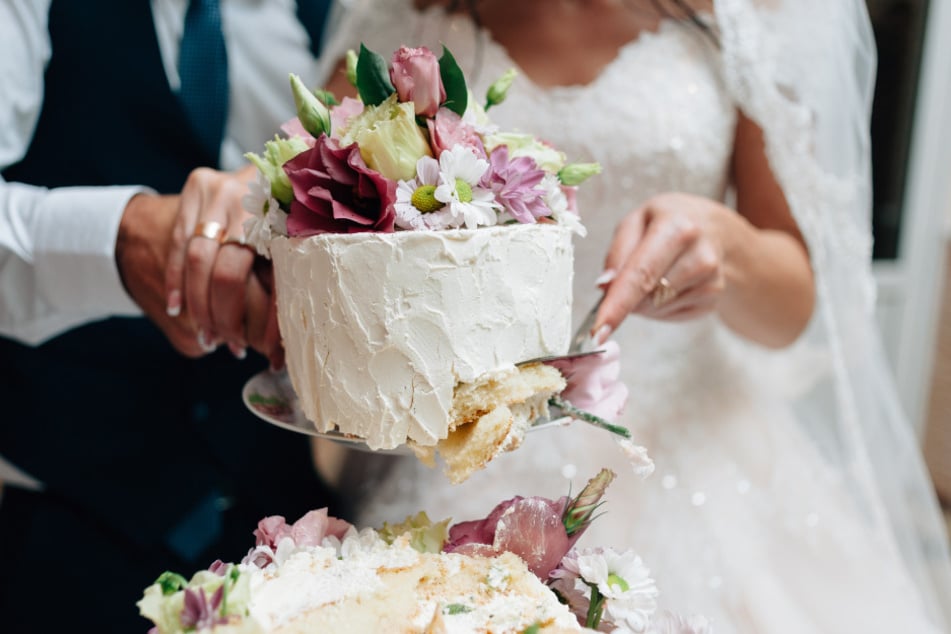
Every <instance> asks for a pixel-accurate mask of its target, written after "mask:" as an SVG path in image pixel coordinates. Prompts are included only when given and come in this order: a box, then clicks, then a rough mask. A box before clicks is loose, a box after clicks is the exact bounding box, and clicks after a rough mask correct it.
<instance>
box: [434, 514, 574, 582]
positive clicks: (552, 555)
mask: <svg viewBox="0 0 951 634" xmlns="http://www.w3.org/2000/svg"><path fill="white" fill-rule="evenodd" d="M567 502H568V498H561V499H559V500H549V499H547V498H542V497H529V498H523V497H520V496H516V497H514V498H512V499H511V500H507V501H505V502H502V503H500V504H498V505H497V506H496V507H495V508H494V509H492V512H491V513H489V515H488V517H486V518H485V519H483V520H473V521H469V522H460V523H459V524H456V525H455V526H453V527H452V528H450V529H449V541H448V542H447V543H446V545H445V547H444V548H443V551H444V552H450V553H452V552H455V553H461V554H465V555H482V556H493V555H498V554H500V553H502V552H510V553H513V554H515V555H518V556H519V557H520V558H521V559H522V560H523V561H525V563H526V565H528V568H529V570H531V571H532V572H533V573H534V574H535V575H536V576H537V577H538V578H539V579H542V580H545V579H547V578H548V574H549V573H550V572H551V571H552V570H553V569H555V567H556V566H558V563H559V562H560V561H561V559H562V557H564V556H565V553H567V552H568V550H569V549H570V548H571V546H572V544H573V543H574V541H575V540H576V539H577V535H576V536H574V537H573V538H572V537H569V536H568V533H567V532H566V531H565V526H564V524H563V523H562V519H561V516H562V513H563V512H564V509H565V504H567Z"/></svg>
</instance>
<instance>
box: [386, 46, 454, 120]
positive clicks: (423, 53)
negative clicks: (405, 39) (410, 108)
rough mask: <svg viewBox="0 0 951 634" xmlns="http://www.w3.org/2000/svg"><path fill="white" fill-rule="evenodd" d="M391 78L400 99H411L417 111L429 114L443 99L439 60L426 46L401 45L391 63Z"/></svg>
mask: <svg viewBox="0 0 951 634" xmlns="http://www.w3.org/2000/svg"><path fill="white" fill-rule="evenodd" d="M390 79H391V80H392V82H393V86H394V87H395V88H396V94H397V95H398V96H399V99H400V101H402V102H407V101H412V102H413V105H414V107H415V110H416V114H418V115H422V116H424V117H432V116H434V115H435V114H436V111H437V110H439V104H441V103H442V102H444V101H445V100H446V89H445V87H444V86H443V85H442V77H441V76H440V74H439V60H438V59H436V55H435V53H433V52H432V51H431V50H429V49H428V48H426V47H420V48H408V47H406V46H401V47H400V48H399V49H398V50H397V51H396V52H395V53H393V58H392V60H391V62H390Z"/></svg>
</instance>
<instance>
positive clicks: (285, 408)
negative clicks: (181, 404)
mask: <svg viewBox="0 0 951 634" xmlns="http://www.w3.org/2000/svg"><path fill="white" fill-rule="evenodd" d="M241 398H242V400H243V401H244V404H245V406H246V407H247V408H248V409H249V410H251V413H253V414H254V415H256V416H257V417H258V418H260V419H262V420H264V421H266V422H268V423H270V424H272V425H276V426H278V427H282V428H284V429H288V430H290V431H295V432H297V433H300V434H307V435H308V436H316V437H318V438H326V439H328V440H333V441H334V442H339V443H343V444H345V445H347V446H349V447H352V448H353V449H358V450H361V451H372V450H371V449H370V448H369V447H367V445H366V444H365V443H364V442H363V440H362V439H360V438H354V437H351V436H347V435H345V434H341V433H339V432H336V431H331V432H320V431H317V429H316V428H315V427H314V424H313V423H312V422H310V421H309V420H307V417H306V416H304V412H303V411H302V410H301V408H300V405H299V404H298V400H297V394H295V393H294V386H293V385H292V384H291V379H290V376H289V375H288V374H287V372H286V371H281V372H272V371H270V370H264V371H262V372H259V373H257V374H255V375H254V376H252V377H251V378H250V379H248V382H247V383H245V384H244V389H243V390H241ZM572 420H573V419H571V418H569V417H567V416H565V417H560V418H555V419H547V418H545V419H539V420H537V421H536V422H535V424H534V425H532V426H531V427H529V428H528V431H531V432H534V431H538V430H541V429H550V428H552V427H561V426H564V425H567V424H569V423H570V422H571V421H572ZM376 453H385V454H398V455H412V453H413V452H412V450H410V449H409V448H407V447H398V448H396V449H383V450H379V451H377V452H376Z"/></svg>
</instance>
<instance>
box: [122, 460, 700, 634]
mask: <svg viewBox="0 0 951 634" xmlns="http://www.w3.org/2000/svg"><path fill="white" fill-rule="evenodd" d="M613 478H614V474H613V473H611V472H610V471H608V470H602V471H601V473H599V474H598V475H597V476H596V477H594V478H593V479H591V480H590V481H589V482H588V484H587V486H586V487H585V488H584V489H583V490H582V491H581V492H580V493H579V494H578V495H577V496H575V497H568V496H566V497H563V498H561V499H558V500H550V499H547V498H542V497H524V498H523V497H514V498H512V499H509V500H506V501H504V502H502V503H500V504H499V505H497V506H496V507H495V508H494V509H493V510H492V512H491V513H489V515H488V516H487V517H485V518H484V519H480V520H473V521H468V522H461V523H458V524H455V525H453V526H450V525H449V521H448V520H446V521H442V522H438V523H434V522H431V521H430V520H429V518H428V517H427V516H426V514H425V513H419V514H418V515H416V516H414V517H409V518H407V519H406V521H405V522H403V523H400V524H392V525H391V524H386V525H384V526H383V528H382V529H380V530H374V529H364V530H362V531H357V529H356V528H354V527H353V526H351V525H350V524H348V523H347V522H345V521H342V520H339V519H336V518H333V517H330V516H328V514H327V509H321V510H319V511H312V512H310V513H308V514H307V515H305V516H304V517H302V518H300V519H299V520H297V521H296V522H294V523H293V524H287V522H286V521H285V520H284V518H283V517H280V516H274V517H267V518H265V519H263V520H261V521H260V522H259V523H258V527H257V529H256V530H255V531H254V536H255V538H256V545H255V547H254V548H252V549H251V550H250V551H249V553H248V555H247V556H246V557H245V558H244V560H243V561H242V562H241V563H239V564H232V563H228V564H225V563H222V562H221V561H216V562H214V563H213V564H212V565H211V567H210V568H209V569H208V570H203V571H200V572H198V573H196V574H195V575H194V576H193V577H192V578H191V579H190V580H186V579H185V578H184V577H182V576H181V575H178V574H175V573H171V572H166V573H163V574H162V575H161V576H160V577H159V579H158V580H157V581H156V582H155V583H154V584H153V585H151V586H149V587H148V588H146V590H145V593H144V596H143V598H142V600H140V601H139V603H138V606H139V609H140V612H141V613H142V615H143V616H145V617H146V618H148V619H150V620H151V621H152V622H153V623H154V626H155V627H153V629H152V630H151V632H152V634H178V633H179V632H216V633H223V632H241V633H246V634H258V633H260V634H265V633H267V634H270V633H277V632H280V633H284V634H287V633H292V632H294V633H296V632H301V633H303V632H369V631H375V632H407V633H408V632H470V633H477V632H494V633H498V634H501V633H504V632H509V633H536V632H579V631H590V630H596V631H603V632H621V633H624V632H638V633H651V634H711V632H712V629H710V626H709V624H708V623H707V621H706V620H705V619H703V618H702V617H699V616H693V617H690V618H684V617H681V616H679V615H676V614H672V613H668V612H658V611H657V602H656V599H657V596H658V590H657V587H656V585H655V583H654V581H653V579H652V578H651V576H650V571H649V570H648V569H647V567H646V566H645V565H644V563H643V562H642V561H641V559H640V557H638V556H637V555H636V553H634V552H632V551H627V552H617V551H615V550H612V549H610V548H580V549H579V548H576V547H575V543H576V542H577V541H578V539H579V538H580V537H581V535H582V534H583V533H584V532H585V529H586V528H587V527H588V525H589V524H590V523H591V522H592V521H593V520H594V519H595V513H596V512H597V511H598V510H599V509H600V508H601V504H602V503H601V499H602V496H603V495H604V492H605V489H606V488H607V487H608V485H609V484H610V483H611V481H612V480H613Z"/></svg>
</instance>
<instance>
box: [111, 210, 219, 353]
mask: <svg viewBox="0 0 951 634" xmlns="http://www.w3.org/2000/svg"><path fill="white" fill-rule="evenodd" d="M178 198H179V197H178V196H154V195H149V194H139V195H137V196H134V197H133V198H132V200H130V201H129V204H128V205H127V206H126V209H125V213H123V215H122V220H121V221H120V223H119V233H118V237H117V238H116V251H115V254H116V255H115V257H116V266H117V267H118V270H119V275H120V277H121V278H122V283H123V284H124V285H125V288H126V291H127V292H128V293H129V295H130V296H131V297H132V299H133V301H135V303H136V304H138V305H139V307H140V308H141V309H142V311H143V312H144V313H145V315H146V316H147V317H148V318H149V319H151V320H152V322H153V323H155V325H156V326H158V327H159V329H160V330H161V331H162V332H163V333H164V334H165V336H166V337H167V338H168V340H169V341H170V342H171V344H172V345H173V346H174V347H175V349H176V350H178V351H179V352H181V353H182V354H184V355H186V356H188V357H199V356H201V355H203V354H205V351H204V350H203V349H202V348H201V346H200V345H199V344H198V338H197V332H196V329H195V327H194V324H193V323H192V320H191V318H190V317H189V315H188V314H187V311H183V312H182V313H181V314H180V315H178V316H177V317H171V316H169V314H168V312H167V311H166V309H165V297H166V296H165V268H166V260H167V257H168V249H169V244H170V241H171V235H172V227H173V226H174V223H175V219H176V217H177V215H178V206H179V202H178Z"/></svg>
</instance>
